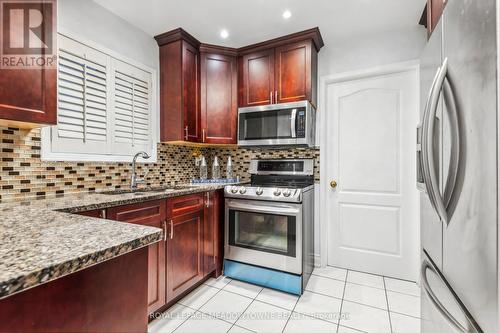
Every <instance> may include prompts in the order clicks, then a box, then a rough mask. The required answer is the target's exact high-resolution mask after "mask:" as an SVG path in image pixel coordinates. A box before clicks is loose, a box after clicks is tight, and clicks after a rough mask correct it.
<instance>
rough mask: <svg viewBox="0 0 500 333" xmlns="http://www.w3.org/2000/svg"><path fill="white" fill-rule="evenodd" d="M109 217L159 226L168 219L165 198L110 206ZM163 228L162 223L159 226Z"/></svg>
mask: <svg viewBox="0 0 500 333" xmlns="http://www.w3.org/2000/svg"><path fill="white" fill-rule="evenodd" d="M107 215H108V217H107V218H108V219H110V220H117V221H123V222H129V223H135V224H141V225H149V226H157V225H158V223H159V222H160V223H161V222H162V221H164V220H165V219H166V205H165V200H155V201H147V202H141V203H136V204H130V205H125V206H118V207H111V208H108V214H107ZM158 227H160V228H161V225H160V226H158Z"/></svg>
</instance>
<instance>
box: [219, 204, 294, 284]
mask: <svg viewBox="0 0 500 333" xmlns="http://www.w3.org/2000/svg"><path fill="white" fill-rule="evenodd" d="M225 207H226V208H225V209H226V214H225V215H226V216H225V246H224V255H225V259H230V260H234V261H239V262H242V263H247V264H252V265H256V266H261V267H267V268H271V269H276V270H280V271H284V272H289V273H294V274H302V205H301V204H289V203H280V202H269V201H254V200H240V199H226V205H225Z"/></svg>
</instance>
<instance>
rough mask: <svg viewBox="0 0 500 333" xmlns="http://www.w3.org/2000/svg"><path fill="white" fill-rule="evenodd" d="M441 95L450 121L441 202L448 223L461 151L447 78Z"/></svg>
mask: <svg viewBox="0 0 500 333" xmlns="http://www.w3.org/2000/svg"><path fill="white" fill-rule="evenodd" d="M443 95H444V101H445V104H446V106H447V109H448V111H450V112H448V117H449V121H450V135H451V138H450V142H451V146H450V163H449V167H448V177H447V179H446V185H445V188H444V194H443V202H444V205H445V206H446V212H447V216H448V220H447V221H446V223H447V224H449V222H450V219H451V216H452V215H453V208H452V204H451V201H452V199H453V197H454V195H455V190H457V186H456V185H457V179H458V173H459V168H460V159H461V151H460V144H461V141H460V125H459V120H458V109H457V105H456V102H455V101H456V100H455V96H454V94H453V90H452V86H451V85H450V82H449V81H448V78H446V79H445V81H444V84H443Z"/></svg>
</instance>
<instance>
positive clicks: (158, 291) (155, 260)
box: [107, 200, 166, 313]
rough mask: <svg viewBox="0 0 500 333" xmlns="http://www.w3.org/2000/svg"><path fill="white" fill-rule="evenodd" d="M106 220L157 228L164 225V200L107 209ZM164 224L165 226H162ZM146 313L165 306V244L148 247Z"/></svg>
mask: <svg viewBox="0 0 500 333" xmlns="http://www.w3.org/2000/svg"><path fill="white" fill-rule="evenodd" d="M107 215H108V219H110V220H117V221H123V222H129V223H135V224H140V225H146V226H151V227H157V228H164V227H165V224H166V203H165V200H157V201H149V202H142V203H138V204H131V205H125V206H118V207H112V208H108V210H107ZM164 223H165V224H164ZM148 252H149V254H148V313H152V312H154V311H155V310H158V309H159V308H161V307H162V306H163V305H165V300H166V291H165V282H166V280H165V242H164V241H160V242H158V243H154V244H151V245H149V249H148Z"/></svg>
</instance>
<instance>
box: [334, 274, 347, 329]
mask: <svg viewBox="0 0 500 333" xmlns="http://www.w3.org/2000/svg"><path fill="white" fill-rule="evenodd" d="M348 275H349V270H346V273H345V280H344V289H343V290H342V300H341V301H340V309H339V319H338V320H337V330H336V331H335V332H336V333H338V332H339V327H340V319H341V318H342V307H343V306H344V296H345V287H346V286H347V276H348Z"/></svg>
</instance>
